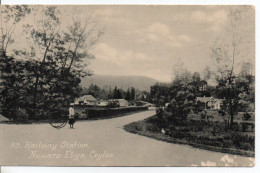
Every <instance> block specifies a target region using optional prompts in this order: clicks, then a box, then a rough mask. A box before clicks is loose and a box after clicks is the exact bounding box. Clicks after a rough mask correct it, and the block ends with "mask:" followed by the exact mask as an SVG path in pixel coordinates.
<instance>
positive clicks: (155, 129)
mask: <svg viewBox="0 0 260 173" xmlns="http://www.w3.org/2000/svg"><path fill="white" fill-rule="evenodd" d="M145 129H146V130H147V131H150V132H159V131H160V128H159V127H158V126H156V125H154V124H147V125H146V127H145Z"/></svg>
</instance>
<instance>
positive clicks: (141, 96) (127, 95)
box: [80, 84, 149, 101]
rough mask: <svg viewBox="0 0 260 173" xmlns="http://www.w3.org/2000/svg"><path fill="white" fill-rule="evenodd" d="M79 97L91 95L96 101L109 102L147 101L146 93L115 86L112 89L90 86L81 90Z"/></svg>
mask: <svg viewBox="0 0 260 173" xmlns="http://www.w3.org/2000/svg"><path fill="white" fill-rule="evenodd" d="M80 95H81V96H83V95H92V96H93V97H95V98H97V99H98V100H109V99H126V100H128V101H133V100H142V101H148V100H149V93H148V92H147V91H140V90H138V89H136V88H134V87H130V88H128V89H127V90H126V91H125V90H123V89H122V88H119V87H117V86H115V88H114V89H112V88H111V86H106V87H104V88H100V87H99V86H97V85H94V84H91V85H90V86H89V87H88V88H83V89H82V91H81V92H80Z"/></svg>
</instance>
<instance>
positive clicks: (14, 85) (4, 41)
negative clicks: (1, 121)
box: [0, 5, 30, 116]
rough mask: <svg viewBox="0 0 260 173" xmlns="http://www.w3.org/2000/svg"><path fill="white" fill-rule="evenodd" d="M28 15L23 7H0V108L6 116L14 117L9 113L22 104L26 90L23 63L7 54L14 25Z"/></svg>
mask: <svg viewBox="0 0 260 173" xmlns="http://www.w3.org/2000/svg"><path fill="white" fill-rule="evenodd" d="M29 13H30V8H28V6H25V5H14V6H8V5H6V6H1V8H0V18H1V19H0V20H1V23H0V24H1V25H0V77H1V78H0V95H1V99H0V106H1V111H5V113H6V116H8V115H9V113H10V116H14V114H13V113H12V112H10V111H12V110H13V109H15V108H17V107H20V106H21V105H22V104H24V98H25V96H26V93H25V92H26V90H25V89H24V88H23V80H24V78H25V76H24V65H25V64H24V63H23V62H21V61H17V60H15V58H14V57H12V56H10V55H8V54H7V49H8V47H9V45H11V44H12V43H13V42H14V39H13V33H14V31H15V28H16V25H17V24H18V23H19V22H21V21H22V20H23V19H24V17H25V16H26V15H27V14H29Z"/></svg>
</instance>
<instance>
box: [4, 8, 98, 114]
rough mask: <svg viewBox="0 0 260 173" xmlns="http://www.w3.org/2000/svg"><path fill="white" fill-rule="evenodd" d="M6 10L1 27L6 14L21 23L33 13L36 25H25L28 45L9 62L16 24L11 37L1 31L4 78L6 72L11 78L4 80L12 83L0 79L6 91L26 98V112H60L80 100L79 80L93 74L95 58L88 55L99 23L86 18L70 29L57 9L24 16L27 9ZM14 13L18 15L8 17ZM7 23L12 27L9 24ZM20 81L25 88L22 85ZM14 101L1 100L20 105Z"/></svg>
mask: <svg viewBox="0 0 260 173" xmlns="http://www.w3.org/2000/svg"><path fill="white" fill-rule="evenodd" d="M7 7H8V8H7V10H6V11H4V12H3V11H2V8H1V22H3V20H2V19H3V17H2V16H3V14H6V15H7V17H8V19H11V18H12V19H14V21H15V22H16V23H17V22H18V21H20V20H21V19H22V17H23V16H25V14H27V13H29V12H31V11H32V12H31V13H30V15H31V16H30V17H31V18H32V19H34V20H33V22H31V23H28V24H24V30H25V31H26V33H27V36H26V38H24V40H26V41H27V42H28V44H26V45H25V47H24V48H22V49H21V50H16V49H13V52H14V54H13V57H14V58H13V57H10V56H8V57H7V56H6V48H7V46H8V45H9V44H10V43H11V42H12V40H11V36H12V33H13V28H14V24H16V23H13V24H12V25H11V27H10V28H11V29H9V30H10V32H9V31H8V32H7V34H5V32H4V28H3V27H2V26H3V25H1V27H2V28H0V29H1V31H2V33H4V34H2V35H1V36H2V40H1V47H2V50H3V51H1V52H2V53H1V64H0V66H1V67H3V68H1V72H5V74H6V75H5V76H8V75H7V74H9V77H4V78H5V79H8V78H9V79H12V80H9V79H8V81H9V82H10V84H7V83H6V81H5V79H4V78H3V80H2V76H1V81H0V82H1V84H4V85H5V86H6V89H5V91H7V90H8V91H10V93H11V94H12V95H13V93H22V94H20V96H24V104H25V105H26V106H25V107H26V108H30V107H31V108H33V109H34V110H36V109H43V108H45V109H49V108H51V107H52V108H59V107H58V105H61V104H65V105H66V104H68V103H69V102H71V101H73V99H74V97H78V96H79V94H80V91H81V90H82V88H81V87H80V86H79V83H80V78H81V77H84V76H86V75H90V74H91V71H90V70H89V69H88V64H89V60H90V59H93V58H94V55H92V54H90V53H89V52H88V50H89V48H90V47H91V46H93V45H94V43H95V42H96V41H97V39H98V38H99V37H100V36H101V35H102V33H101V32H100V31H99V30H98V29H97V25H96V24H95V22H94V21H92V17H91V16H87V18H86V20H84V21H80V19H78V18H74V19H73V20H72V24H71V25H69V26H68V28H67V29H66V27H64V25H62V21H61V18H60V16H61V15H62V11H60V9H59V7H56V6H39V7H31V8H30V9H29V12H27V11H26V10H27V8H22V7H17V8H16V7H15V6H12V7H15V8H12V7H10V8H9V6H7ZM25 9H26V10H25ZM15 10H16V11H15ZM23 11H26V13H24V12H23ZM13 13H14V15H10V14H13ZM10 16H11V18H10ZM4 19H5V20H6V21H10V20H7V18H4ZM66 22H68V20H67V21H66ZM68 23H69V22H68ZM1 24H2V23H1ZM66 24H67V23H66ZM61 25H62V27H61ZM2 57H5V58H2ZM18 59H22V60H18ZM8 66H11V67H12V68H13V69H9V70H8V69H6V68H5V67H8ZM11 75H12V76H11ZM10 77H11V78H10ZM15 81H17V82H15ZM18 81H19V83H20V84H21V85H19V84H18ZM2 82H3V83H2ZM11 82H12V83H11ZM8 87H9V88H8ZM3 91H4V90H3ZM11 91H12V92H11ZM13 91H15V92H13ZM1 92H2V89H1ZM20 96H19V97H18V96H16V98H20ZM25 96H26V97H25ZM12 98H14V96H11V95H10V94H7V95H6V98H5V99H2V100H8V99H9V101H10V100H11V101H10V102H9V103H10V105H16V104H14V102H17V101H18V100H19V99H15V100H14V99H12ZM36 112H37V111H35V113H36Z"/></svg>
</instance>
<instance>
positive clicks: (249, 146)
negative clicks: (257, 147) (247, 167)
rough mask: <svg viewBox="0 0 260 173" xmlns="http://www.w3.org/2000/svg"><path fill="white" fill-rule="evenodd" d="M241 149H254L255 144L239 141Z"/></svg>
mask: <svg viewBox="0 0 260 173" xmlns="http://www.w3.org/2000/svg"><path fill="white" fill-rule="evenodd" d="M239 146H240V149H242V150H250V151H252V150H254V146H252V145H251V144H250V143H244V142H240V143H239Z"/></svg>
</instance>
